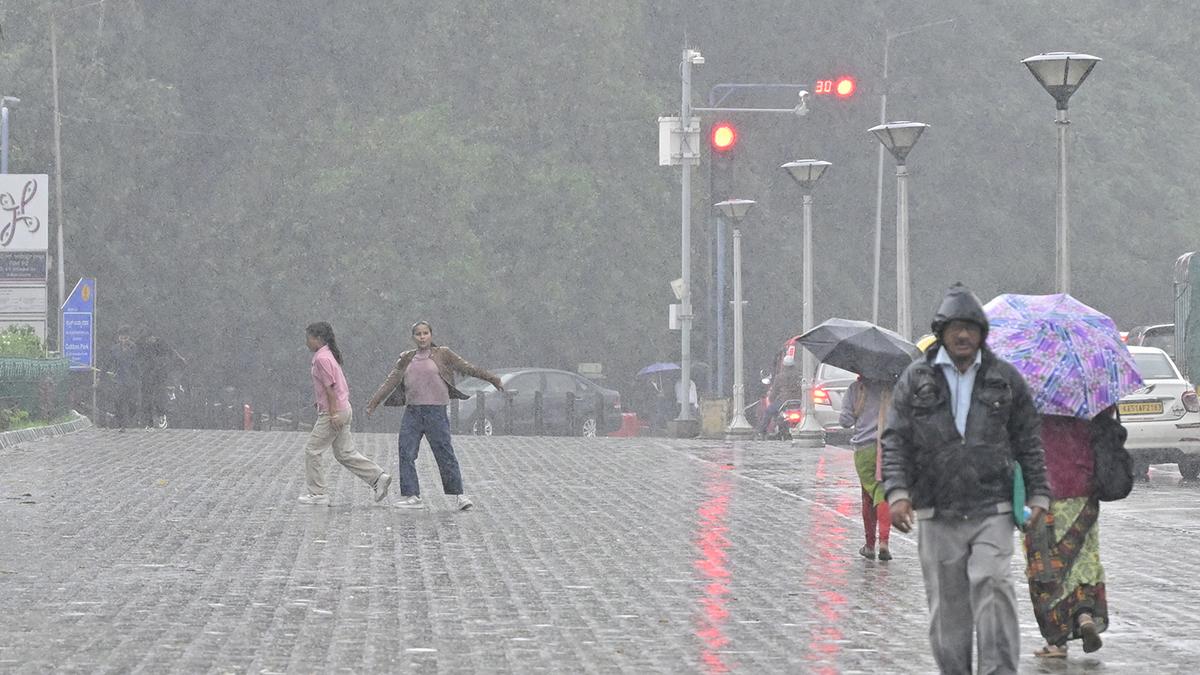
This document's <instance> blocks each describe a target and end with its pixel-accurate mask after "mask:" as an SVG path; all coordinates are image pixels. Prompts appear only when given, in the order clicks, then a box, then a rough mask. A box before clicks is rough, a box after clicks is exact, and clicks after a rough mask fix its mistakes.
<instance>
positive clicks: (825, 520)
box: [800, 458, 858, 674]
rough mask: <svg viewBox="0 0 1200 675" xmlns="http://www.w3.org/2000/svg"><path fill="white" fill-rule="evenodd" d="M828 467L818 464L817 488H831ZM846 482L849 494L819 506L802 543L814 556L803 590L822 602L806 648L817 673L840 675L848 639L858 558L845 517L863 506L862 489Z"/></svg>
mask: <svg viewBox="0 0 1200 675" xmlns="http://www.w3.org/2000/svg"><path fill="white" fill-rule="evenodd" d="M826 468H827V467H826V465H825V461H824V459H823V458H822V460H821V461H819V462H818V463H817V471H816V474H815V477H816V479H817V480H816V482H815V484H816V485H818V486H822V485H827V483H826V482H825V481H826V479H827V478H828V473H827V471H826ZM844 482H845V483H846V485H845V486H839V487H843V488H844V489H840V490H838V492H837V496H836V497H835V498H834V499H835V502H834V503H833V504H829V503H828V502H826V503H825V504H820V503H818V504H817V505H814V507H813V508H812V510H811V511H810V514H811V517H810V518H809V519H808V523H809V524H810V525H809V530H808V533H807V535H808V536H807V537H802V539H801V540H802V541H803V542H804V549H805V550H807V551H809V552H810V553H811V554H812V557H811V558H810V560H809V561H808V564H806V565H805V566H804V567H805V573H804V576H803V578H802V579H801V582H800V585H801V587H802V588H804V589H806V590H810V591H811V592H812V593H813V595H814V596H815V597H816V598H817V604H816V607H815V609H816V613H817V615H818V616H820V617H821V623H820V625H819V626H817V627H814V628H813V629H812V630H811V631H810V633H809V635H808V643H807V645H806V648H805V649H804V660H805V661H806V662H807V664H808V666H807V668H806V669H805V670H806V671H808V672H813V673H822V674H823V673H838V672H841V668H840V666H839V665H838V655H839V654H840V653H841V651H842V644H843V643H844V642H845V635H844V634H843V633H842V629H841V628H840V624H841V622H842V620H843V619H845V618H846V613H847V597H846V592H845V591H846V590H847V588H848V587H849V579H848V576H849V572H850V566H851V564H853V563H854V562H856V561H855V560H854V559H853V558H852V557H851V556H853V555H854V554H853V551H852V550H851V549H852V547H851V545H850V543H849V542H848V541H847V536H848V535H847V529H846V523H847V522H848V521H847V520H846V518H845V517H843V516H851V517H852V516H853V514H854V508H855V506H856V505H858V499H857V498H858V492H857V489H858V485H857V484H851V482H850V481H844ZM829 507H833V508H829ZM849 522H853V521H852V520H851V521H849Z"/></svg>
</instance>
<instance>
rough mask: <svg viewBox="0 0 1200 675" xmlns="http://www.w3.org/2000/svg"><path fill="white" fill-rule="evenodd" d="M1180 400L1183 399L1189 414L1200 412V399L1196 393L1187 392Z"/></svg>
mask: <svg viewBox="0 0 1200 675" xmlns="http://www.w3.org/2000/svg"><path fill="white" fill-rule="evenodd" d="M1180 398H1181V399H1183V407H1184V409H1186V410H1187V411H1188V412H1200V397H1197V396H1196V392H1195V391H1185V392H1183V396H1180Z"/></svg>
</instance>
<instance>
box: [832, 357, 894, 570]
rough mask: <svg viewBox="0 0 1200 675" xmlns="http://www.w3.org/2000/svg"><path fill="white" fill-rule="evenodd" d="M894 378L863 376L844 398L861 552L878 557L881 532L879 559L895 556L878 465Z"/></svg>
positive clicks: (843, 422) (841, 418) (870, 557)
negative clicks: (862, 540)
mask: <svg viewBox="0 0 1200 675" xmlns="http://www.w3.org/2000/svg"><path fill="white" fill-rule="evenodd" d="M894 384H895V381H894V380H890V379H889V380H880V379H868V378H866V377H863V376H862V375H860V376H859V377H858V379H857V380H855V381H854V382H852V383H851V384H850V386H849V387H847V388H846V395H845V396H843V397H842V412H841V415H840V416H839V418H838V421H839V422H841V425H842V426H843V427H845V428H847V429H851V428H853V429H854V435H853V436H851V437H850V446H851V447H853V448H854V468H855V470H856V471H857V472H858V482H859V485H860V486H861V491H862V519H863V530H864V532H865V535H866V545H864V546H863V547H862V548H860V549H859V550H858V554H859V555H861V556H862V557H864V558H866V559H867V560H874V559H875V540H876V539H875V535H876V529H878V533H879V559H880V560H883V561H887V560H891V559H892V550H891V548H890V547H889V546H888V539H889V538H890V535H891V532H892V513H891V510H890V509H889V508H888V503H887V499H886V498H885V497H884V493H883V481H882V480H881V479H882V476H881V474H880V464H879V454H880V452H879V430H880V429H881V428H883V419H884V414H885V413H886V411H887V407H888V405H889V404H890V403H891V401H892V387H893V385H894Z"/></svg>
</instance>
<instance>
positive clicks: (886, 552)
mask: <svg viewBox="0 0 1200 675" xmlns="http://www.w3.org/2000/svg"><path fill="white" fill-rule="evenodd" d="M879 559H880V560H884V561H887V560H891V559H892V551H891V549H889V548H887V547H884V546H881V547H879Z"/></svg>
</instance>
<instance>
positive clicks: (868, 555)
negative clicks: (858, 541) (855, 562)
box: [858, 546, 875, 560]
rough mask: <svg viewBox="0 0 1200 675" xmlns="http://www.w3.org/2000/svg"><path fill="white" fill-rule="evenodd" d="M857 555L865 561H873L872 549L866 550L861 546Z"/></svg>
mask: <svg viewBox="0 0 1200 675" xmlns="http://www.w3.org/2000/svg"><path fill="white" fill-rule="evenodd" d="M858 554H859V555H861V556H862V557H864V558H866V559H867V560H874V559H875V549H873V548H867V547H866V546H863V547H862V548H860V549H858Z"/></svg>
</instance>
